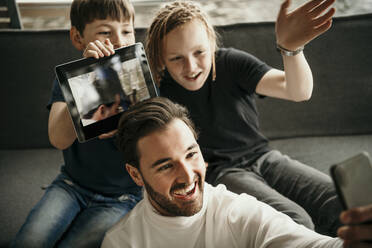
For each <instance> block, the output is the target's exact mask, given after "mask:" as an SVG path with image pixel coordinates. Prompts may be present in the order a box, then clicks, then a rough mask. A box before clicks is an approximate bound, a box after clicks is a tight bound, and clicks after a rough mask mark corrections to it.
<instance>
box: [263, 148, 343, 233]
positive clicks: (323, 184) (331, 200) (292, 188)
mask: <svg viewBox="0 0 372 248" xmlns="http://www.w3.org/2000/svg"><path fill="white" fill-rule="evenodd" d="M257 169H258V173H260V174H261V175H262V177H263V178H264V180H265V181H266V182H267V183H268V184H269V185H270V186H271V187H272V188H274V189H275V190H277V191H278V192H279V193H280V194H282V195H284V196H286V197H288V198H289V199H291V200H292V201H294V202H296V203H297V204H299V205H300V206H302V207H303V208H304V209H305V210H306V211H307V212H308V213H309V215H310V216H311V217H312V220H313V222H314V224H315V230H316V231H317V232H319V233H322V234H326V235H330V236H336V233H337V228H338V227H340V225H341V223H340V221H339V215H340V213H341V211H342V206H341V204H340V202H339V200H338V198H337V195H336V191H335V188H334V185H333V183H332V180H331V178H330V177H329V176H328V175H326V174H324V173H322V172H320V171H318V170H316V169H314V168H312V167H310V166H307V165H304V164H302V163H300V162H298V161H296V160H293V159H291V158H289V157H288V156H285V155H282V154H281V153H280V152H278V151H272V152H269V153H267V154H265V155H264V156H263V157H262V158H260V159H259V160H258V162H257Z"/></svg>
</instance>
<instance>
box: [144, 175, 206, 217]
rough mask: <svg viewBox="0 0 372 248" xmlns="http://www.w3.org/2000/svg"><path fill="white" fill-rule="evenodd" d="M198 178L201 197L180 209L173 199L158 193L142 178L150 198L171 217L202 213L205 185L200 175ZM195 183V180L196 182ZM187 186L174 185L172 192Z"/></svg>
mask: <svg viewBox="0 0 372 248" xmlns="http://www.w3.org/2000/svg"><path fill="white" fill-rule="evenodd" d="M197 177H198V185H197V186H198V187H199V190H200V197H199V198H198V199H196V201H192V202H187V203H185V204H183V206H181V207H179V206H178V205H177V204H176V203H173V202H172V200H171V199H169V198H168V197H166V196H164V195H162V194H160V193H158V192H156V191H155V190H154V189H153V188H152V187H151V186H150V185H149V184H148V183H147V182H146V181H145V180H144V178H143V177H142V179H143V183H144V185H145V189H146V192H147V194H148V195H149V198H150V199H151V200H153V201H154V202H156V204H157V205H158V206H159V207H160V208H162V209H163V210H165V211H166V212H167V213H168V214H169V215H170V216H192V215H194V214H196V213H198V212H199V211H200V209H201V208H202V207H203V195H204V194H203V188H204V187H203V183H202V180H201V177H200V175H197ZM194 181H195V180H194ZM186 186H187V185H185V184H177V185H174V186H173V187H172V188H171V190H170V192H172V191H174V190H177V189H182V188H184V187H186ZM197 186H195V187H197Z"/></svg>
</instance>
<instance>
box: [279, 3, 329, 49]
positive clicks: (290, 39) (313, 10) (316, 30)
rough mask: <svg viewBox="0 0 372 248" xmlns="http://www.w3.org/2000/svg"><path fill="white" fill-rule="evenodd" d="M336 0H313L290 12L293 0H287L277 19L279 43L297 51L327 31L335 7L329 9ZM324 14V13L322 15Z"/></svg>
mask: <svg viewBox="0 0 372 248" xmlns="http://www.w3.org/2000/svg"><path fill="white" fill-rule="evenodd" d="M334 2H335V0H311V1H309V2H307V3H306V4H304V5H302V6H301V7H299V8H297V9H295V10H294V11H292V12H290V13H288V7H289V5H290V3H291V0H285V1H284V2H283V3H282V6H281V8H280V11H279V14H278V18H277V20H276V27H275V32H276V40H277V43H278V44H279V45H280V46H282V47H284V48H286V49H288V50H292V51H295V50H297V49H298V48H300V47H302V46H304V45H306V44H307V43H309V42H310V41H311V40H313V39H314V38H316V37H317V36H319V35H321V34H322V33H324V32H325V31H327V30H328V29H329V28H330V27H331V25H332V16H333V15H334V13H335V9H334V8H331V9H329V10H328V11H327V12H326V13H325V14H323V13H324V12H325V11H326V9H327V8H328V7H330V6H331V5H332V4H333V3H334ZM322 14H323V15H322Z"/></svg>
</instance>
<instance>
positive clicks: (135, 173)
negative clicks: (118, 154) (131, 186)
mask: <svg viewBox="0 0 372 248" xmlns="http://www.w3.org/2000/svg"><path fill="white" fill-rule="evenodd" d="M125 168H126V169H127V171H128V173H129V175H130V177H131V178H132V179H133V181H134V182H135V183H136V184H137V185H138V186H143V185H144V183H143V180H142V176H141V173H140V172H139V170H138V169H137V168H136V167H134V166H133V165H130V164H126V165H125Z"/></svg>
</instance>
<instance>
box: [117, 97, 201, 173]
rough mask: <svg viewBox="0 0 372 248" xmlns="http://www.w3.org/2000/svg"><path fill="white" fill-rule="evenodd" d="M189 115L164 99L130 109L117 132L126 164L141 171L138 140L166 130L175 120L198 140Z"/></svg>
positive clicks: (179, 106) (150, 101)
mask: <svg viewBox="0 0 372 248" xmlns="http://www.w3.org/2000/svg"><path fill="white" fill-rule="evenodd" d="M188 115H189V113H188V111H187V109H186V108H185V107H183V106H181V105H179V104H176V103H173V102H172V101H170V100H169V99H167V98H163V97H155V98H150V99H148V100H146V101H143V102H139V103H137V104H135V105H134V106H132V107H130V108H129V109H128V110H127V111H126V112H124V114H123V115H122V117H121V118H120V121H119V127H118V132H117V145H118V149H119V150H120V151H121V152H122V153H123V156H124V162H125V163H128V164H131V165H133V166H135V167H136V168H137V169H139V156H140V154H139V152H138V149H137V144H138V140H140V139H141V138H143V137H145V136H147V135H150V134H151V133H153V132H155V131H161V130H164V129H165V128H166V127H167V125H168V124H169V123H170V122H172V121H173V120H175V119H179V120H181V121H183V122H184V123H185V124H186V125H187V126H188V127H189V128H190V129H191V131H192V132H193V134H194V137H195V139H197V133H196V130H195V127H194V123H193V122H192V121H191V120H190V118H189V117H188Z"/></svg>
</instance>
